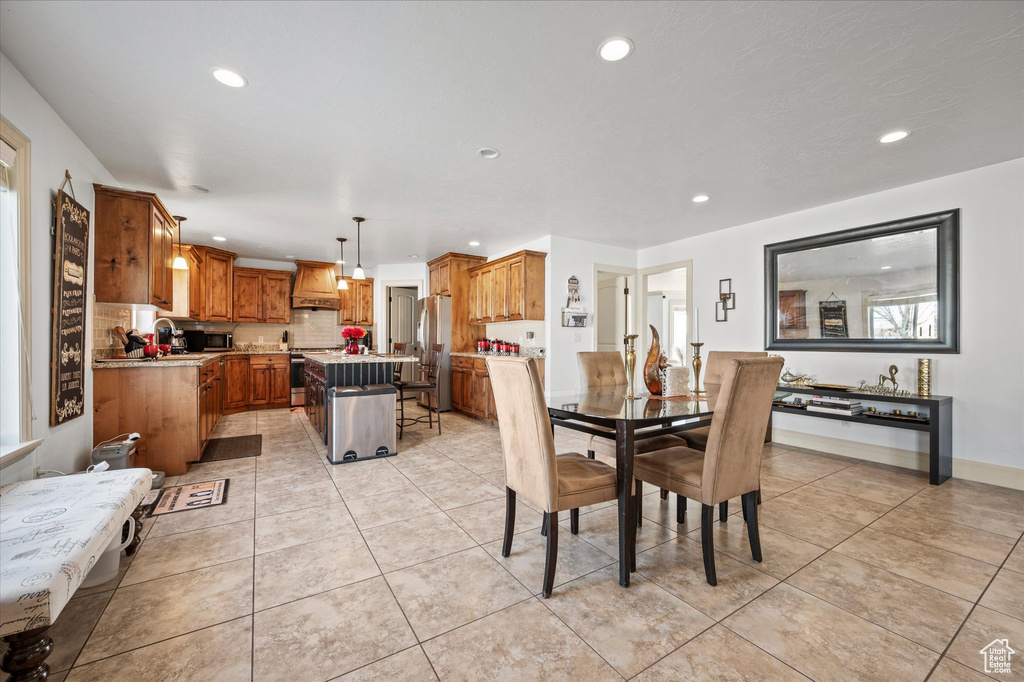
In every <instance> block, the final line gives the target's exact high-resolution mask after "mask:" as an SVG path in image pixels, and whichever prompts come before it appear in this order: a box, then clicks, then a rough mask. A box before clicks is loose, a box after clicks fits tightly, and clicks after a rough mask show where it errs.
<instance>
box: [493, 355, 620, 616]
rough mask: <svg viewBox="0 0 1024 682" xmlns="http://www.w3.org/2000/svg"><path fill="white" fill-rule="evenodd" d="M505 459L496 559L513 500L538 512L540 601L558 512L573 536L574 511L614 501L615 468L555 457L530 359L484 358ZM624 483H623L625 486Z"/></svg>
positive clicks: (547, 584)
mask: <svg viewBox="0 0 1024 682" xmlns="http://www.w3.org/2000/svg"><path fill="white" fill-rule="evenodd" d="M487 373H488V374H489V375H490V378H491V391H492V394H493V396H494V406H495V407H496V408H497V410H498V430H499V433H500V434H501V449H502V452H503V454H504V460H505V493H506V507H505V538H504V541H503V543H502V546H501V555H502V556H503V557H507V556H509V554H510V553H511V552H512V536H513V534H514V533H515V522H516V495H522V496H523V497H525V498H526V499H527V500H529V501H530V502H532V503H533V504H534V505H536V506H537V507H540V509H541V510H542V511H543V513H544V527H545V528H546V529H547V536H548V540H547V554H546V557H545V561H544V586H543V590H542V593H543V595H544V596H545V597H548V596H550V595H551V588H552V586H553V585H554V580H555V563H556V560H557V557H558V512H560V511H565V510H566V509H568V510H570V516H571V532H572V533H573V534H574V535H575V534H577V533H579V508H580V507H584V506H586V505H588V504H597V503H599V502H607V501H608V500H614V499H616V498H617V496H618V491H617V487H616V482H617V477H616V474H615V469H614V468H612V467H610V466H608V465H607V464H605V463H604V462H598V461H595V460H592V459H588V458H586V457H584V456H583V455H580V454H579V453H576V452H570V453H567V454H562V455H556V454H555V439H554V435H553V434H552V433H551V421H550V418H549V417H548V409H547V405H546V403H545V402H544V393H543V385H542V384H541V379H540V373H539V372H538V370H537V361H536V360H534V359H533V358H512V357H509V358H500V357H495V358H487ZM627 484H628V483H627Z"/></svg>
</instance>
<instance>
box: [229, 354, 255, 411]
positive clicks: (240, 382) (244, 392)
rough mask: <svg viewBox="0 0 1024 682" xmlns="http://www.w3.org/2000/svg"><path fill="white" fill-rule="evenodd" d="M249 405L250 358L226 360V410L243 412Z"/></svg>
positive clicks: (240, 356) (233, 356)
mask: <svg viewBox="0 0 1024 682" xmlns="http://www.w3.org/2000/svg"><path fill="white" fill-rule="evenodd" d="M248 405H249V356H248V355H228V356H226V357H225V358H224V410H225V412H241V411H243V410H245V409H246V408H247V407H248Z"/></svg>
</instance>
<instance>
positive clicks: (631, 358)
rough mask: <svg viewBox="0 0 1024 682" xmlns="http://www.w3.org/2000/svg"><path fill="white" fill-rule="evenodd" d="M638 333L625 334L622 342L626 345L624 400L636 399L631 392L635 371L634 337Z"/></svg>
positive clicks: (635, 337)
mask: <svg viewBox="0 0 1024 682" xmlns="http://www.w3.org/2000/svg"><path fill="white" fill-rule="evenodd" d="M638 336H639V334H627V335H626V336H624V337H623V339H622V342H623V343H624V344H625V345H626V378H627V379H629V384H628V392H627V393H626V400H636V395H634V393H633V375H634V373H635V372H636V339H637V337H638Z"/></svg>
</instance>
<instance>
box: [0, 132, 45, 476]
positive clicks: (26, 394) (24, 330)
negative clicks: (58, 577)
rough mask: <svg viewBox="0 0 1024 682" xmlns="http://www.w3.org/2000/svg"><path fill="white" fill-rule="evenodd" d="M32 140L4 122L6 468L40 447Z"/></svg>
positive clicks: (0, 305) (0, 385) (0, 332)
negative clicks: (35, 420)
mask: <svg viewBox="0 0 1024 682" xmlns="http://www.w3.org/2000/svg"><path fill="white" fill-rule="evenodd" d="M29 159H30V146H29V141H28V138H26V137H25V136H24V135H22V134H21V133H20V132H19V131H18V130H17V129H16V128H15V127H14V126H12V125H11V124H10V123H8V122H7V121H6V120H5V119H2V118H0V466H6V465H8V464H10V463H12V462H14V461H16V460H18V459H21V457H23V456H24V455H26V454H28V452H30V451H31V449H32V448H33V447H34V446H35V445H38V441H35V442H32V443H29V441H30V439H31V433H32V400H31V392H30V371H29V367H30V364H29V360H30V352H31V348H30V344H29V342H28V330H29V295H30V292H29V286H28V282H29V225H30V223H29V201H28V199H29V196H28V195H29Z"/></svg>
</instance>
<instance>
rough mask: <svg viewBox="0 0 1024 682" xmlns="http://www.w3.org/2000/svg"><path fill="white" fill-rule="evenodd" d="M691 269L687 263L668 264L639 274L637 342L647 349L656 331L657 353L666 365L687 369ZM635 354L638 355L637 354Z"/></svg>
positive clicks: (690, 307) (647, 269) (690, 264)
mask: <svg viewBox="0 0 1024 682" xmlns="http://www.w3.org/2000/svg"><path fill="white" fill-rule="evenodd" d="M692 290H693V267H692V263H691V261H684V262H681V263H668V264H666V265H660V266H657V267H654V268H646V269H644V270H642V271H641V272H640V295H639V300H642V301H643V302H644V304H643V305H642V306H640V311H639V313H640V318H641V319H640V325H641V330H642V331H641V333H640V339H641V340H642V341H643V344H640V343H638V344H637V346H641V345H642V348H643V350H644V355H646V353H647V349H649V348H650V347H651V343H652V341H653V340H654V335H653V334H652V332H651V326H652V325H653V326H654V328H655V329H657V330H658V336H659V337H660V343H661V352H662V353H663V354H664V355H665V357H666V358H668V361H669V364H672V365H677V366H679V365H683V366H685V365H687V364H688V358H689V357H690V346H689V344H690V340H691V339H690V333H691V330H690V315H691V312H692V309H693V307H692ZM638 354H639V353H638Z"/></svg>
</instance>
